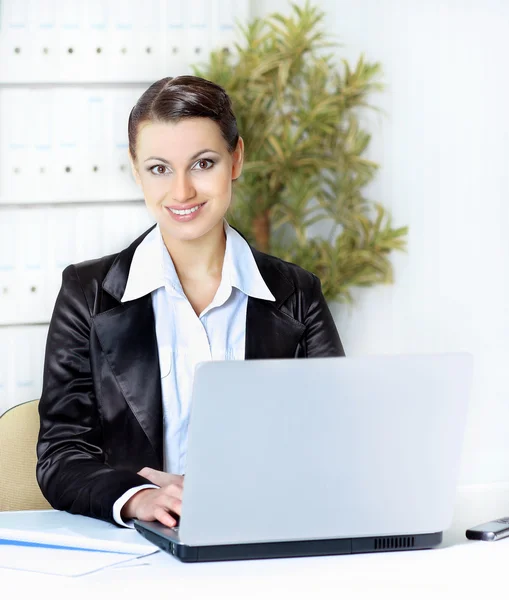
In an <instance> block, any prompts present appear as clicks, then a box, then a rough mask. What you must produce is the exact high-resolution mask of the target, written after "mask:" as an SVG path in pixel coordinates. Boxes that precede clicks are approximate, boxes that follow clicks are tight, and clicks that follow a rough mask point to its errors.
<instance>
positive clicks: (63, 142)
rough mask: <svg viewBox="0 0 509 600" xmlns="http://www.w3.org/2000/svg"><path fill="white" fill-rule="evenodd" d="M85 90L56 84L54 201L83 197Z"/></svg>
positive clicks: (53, 128)
mask: <svg viewBox="0 0 509 600" xmlns="http://www.w3.org/2000/svg"><path fill="white" fill-rule="evenodd" d="M85 97H86V96H85V94H84V92H83V89H82V88H55V89H54V111H53V121H52V125H51V129H52V131H53V132H54V136H55V160H54V164H55V173H56V174H55V179H54V185H55V189H54V194H55V200H56V201H57V202H61V201H72V200H80V199H81V200H85V199H86V195H84V194H83V189H84V185H85V168H86V157H85V156H84V154H85V153H84V126H85V119H84V118H83V115H84V114H86V110H85Z"/></svg>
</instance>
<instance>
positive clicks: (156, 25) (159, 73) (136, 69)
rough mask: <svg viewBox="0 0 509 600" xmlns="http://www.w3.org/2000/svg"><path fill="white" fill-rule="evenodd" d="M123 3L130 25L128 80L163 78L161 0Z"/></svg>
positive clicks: (163, 51) (166, 73) (164, 55)
mask: <svg viewBox="0 0 509 600" xmlns="http://www.w3.org/2000/svg"><path fill="white" fill-rule="evenodd" d="M126 4H127V9H128V10H129V11H130V12H131V13H132V25H133V28H132V36H131V40H130V43H131V46H132V56H131V58H130V60H129V69H130V79H129V80H130V81H144V82H147V83H152V82H154V81H157V80H158V79H161V77H166V76H167V75H168V72H167V69H166V47H165V44H164V40H163V31H164V25H163V20H162V14H163V11H162V3H161V0H144V2H139V1H138V0H129V1H128V2H126Z"/></svg>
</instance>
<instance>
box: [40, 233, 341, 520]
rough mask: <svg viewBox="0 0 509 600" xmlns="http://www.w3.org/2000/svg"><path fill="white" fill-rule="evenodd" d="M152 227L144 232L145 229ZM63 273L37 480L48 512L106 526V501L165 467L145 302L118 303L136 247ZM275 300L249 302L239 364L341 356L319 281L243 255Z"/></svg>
mask: <svg viewBox="0 0 509 600" xmlns="http://www.w3.org/2000/svg"><path fill="white" fill-rule="evenodd" d="M151 229H152V228H151ZM151 229H149V230H148V231H146V232H145V233H144V234H143V235H141V236H140V237H139V238H138V239H137V240H135V241H134V242H133V243H132V244H131V245H130V246H129V247H128V248H126V249H125V250H123V251H122V252H120V253H118V254H113V255H111V256H106V257H104V258H100V259H97V260H91V261H86V262H83V263H80V264H76V265H70V266H68V267H67V268H66V269H65V270H64V272H63V274H62V286H61V289H60V292H59V295H58V298H57V300H56V303H55V308H54V311H53V315H52V318H51V323H50V327H49V333H48V339H47V345H46V357H45V362H44V377H43V390H42V396H41V399H40V403H39V413H40V421H41V426H40V432H39V439H38V444H37V455H38V463H37V479H38V482H39V485H40V487H41V490H42V492H43V494H44V496H45V497H46V498H47V500H48V501H49V503H50V504H51V505H52V506H53V507H54V508H56V509H60V510H66V511H69V512H71V513H77V514H83V515H87V516H91V517H96V518H99V519H104V520H107V521H111V522H114V521H113V504H114V503H115V501H116V500H117V499H118V498H119V497H120V496H121V495H122V494H123V493H124V492H125V491H127V490H128V489H129V488H131V487H134V486H137V485H141V484H145V483H148V481H147V480H146V479H145V478H143V477H141V476H140V475H137V471H139V470H140V469H141V468H142V467H145V466H148V467H152V468H154V469H158V470H162V468H163V419H162V399H161V398H162V396H161V380H160V372H159V360H158V350H157V339H156V333H155V321H154V313H153V309H152V300H151V295H150V294H147V295H146V296H143V297H142V298H139V299H137V300H133V301H130V302H126V303H124V304H122V303H121V302H120V299H121V298H122V295H123V293H124V290H125V286H126V283H127V277H128V274H129V268H130V265H131V261H132V258H133V254H134V251H135V249H136V247H137V246H138V245H139V244H140V242H141V241H142V240H143V238H144V237H145V236H146V235H147V234H148V233H149V231H150V230H151ZM251 250H252V252H253V255H254V258H255V260H256V263H257V265H258V268H259V270H260V273H261V275H262V277H263V279H264V280H265V282H266V284H267V286H268V287H269V289H270V290H271V292H272V294H273V295H274V297H275V298H276V302H270V301H267V300H259V299H256V298H251V297H250V298H249V299H248V306H247V316H246V350H245V358H246V359H254V358H293V357H295V358H299V357H312V356H344V351H343V347H342V345H341V341H340V338H339V335H338V332H337V330H336V327H335V324H334V321H333V319H332V316H331V313H330V311H329V308H328V306H327V304H326V302H325V300H324V297H323V295H322V291H321V285H320V281H319V279H318V278H317V277H316V276H315V275H313V274H311V273H309V272H307V271H305V270H304V269H301V268H300V267H298V266H296V265H293V264H290V263H287V262H284V261H282V260H280V259H277V258H275V257H272V256H269V255H267V254H263V253H261V252H258V251H257V250H255V249H254V248H251Z"/></svg>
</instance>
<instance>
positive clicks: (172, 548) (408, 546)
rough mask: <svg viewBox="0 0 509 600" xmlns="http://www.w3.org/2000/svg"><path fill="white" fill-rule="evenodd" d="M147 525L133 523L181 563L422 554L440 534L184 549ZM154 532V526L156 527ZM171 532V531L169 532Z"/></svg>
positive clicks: (438, 539)
mask: <svg viewBox="0 0 509 600" xmlns="http://www.w3.org/2000/svg"><path fill="white" fill-rule="evenodd" d="M151 525H152V524H151V523H150V522H141V521H137V520H135V522H134V526H135V528H136V530H137V531H138V532H139V533H140V534H141V535H142V536H143V537H145V538H146V539H147V540H149V541H150V542H152V543H153V544H155V545H156V546H158V547H159V548H161V550H164V551H165V552H168V554H171V555H172V556H175V558H178V559H179V560H181V561H182V562H208V561H221V560H249V559H262V558H291V557H298V556H327V555H332V554H357V553H364V552H394V551H401V550H425V549H429V548H434V547H436V546H438V545H439V544H440V543H441V542H442V532H441V531H440V532H437V533H423V534H418V535H398V536H378V537H363V538H335V539H323V540H296V541H288V542H257V543H254V544H224V545H216V546H187V545H185V544H182V543H180V542H177V541H175V540H174V539H172V537H171V535H165V534H164V533H162V532H160V531H154V530H153V529H151ZM156 528H157V524H156ZM169 531H170V532H171V530H169Z"/></svg>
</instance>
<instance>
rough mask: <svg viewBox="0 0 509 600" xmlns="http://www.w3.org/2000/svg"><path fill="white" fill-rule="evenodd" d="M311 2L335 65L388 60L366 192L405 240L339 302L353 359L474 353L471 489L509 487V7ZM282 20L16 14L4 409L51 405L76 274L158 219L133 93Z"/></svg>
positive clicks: (170, 4)
mask: <svg viewBox="0 0 509 600" xmlns="http://www.w3.org/2000/svg"><path fill="white" fill-rule="evenodd" d="M313 5H315V6H317V7H318V8H319V9H321V10H322V11H324V13H325V15H326V18H325V20H324V25H325V27H326V29H327V31H328V32H329V33H330V34H332V35H333V36H335V37H336V38H337V40H338V41H339V43H340V44H341V47H340V48H339V49H338V50H337V52H338V59H339V58H345V59H346V60H347V61H351V62H352V63H355V62H356V61H357V60H358V57H359V55H360V54H361V53H364V55H365V57H366V60H368V61H372V62H380V63H381V65H382V69H383V77H382V81H383V82H384V84H385V90H384V91H383V92H382V93H378V94H377V95H376V99H374V102H373V103H374V104H375V105H376V106H377V107H378V108H380V109H381V112H378V113H376V112H367V113H366V114H365V115H364V116H363V122H364V124H365V127H367V128H368V130H369V133H370V134H371V135H372V139H371V142H370V144H369V147H368V149H367V157H368V158H370V159H371V160H373V161H375V162H377V163H379V164H380V169H379V170H378V172H377V174H376V177H375V178H374V179H373V181H372V182H370V184H369V186H368V187H367V189H366V191H365V194H366V195H367V196H368V197H369V198H373V199H376V201H378V202H380V203H382V204H383V205H384V206H385V207H386V208H387V209H388V210H389V211H390V212H391V214H392V218H393V221H394V223H395V224H396V225H398V226H399V225H408V226H409V233H408V240H407V252H406V253H402V252H397V253H393V254H392V255H391V261H392V264H393V269H394V283H393V284H392V285H376V286H373V287H370V288H362V289H361V288H359V289H354V290H353V291H352V294H353V297H354V302H353V303H352V304H345V303H338V302H331V309H332V311H333V314H334V317H335V319H336V322H337V325H338V329H339V332H340V334H341V337H342V339H343V342H344V346H345V350H346V352H347V354H349V355H362V354H398V353H406V352H449V351H451V352H456V351H466V352H470V353H472V354H473V355H474V361H475V375H474V385H473V391H472V401H471V410H470V415H469V421H468V428H467V433H466V438H465V450H464V455H463V463H462V470H461V476H460V480H461V481H460V482H461V483H462V484H463V485H498V484H501V483H505V482H509V445H508V440H509V402H508V395H509V385H508V384H509V381H508V379H509V377H508V375H507V373H508V372H509V370H507V362H508V359H509V352H508V350H507V340H508V339H509V310H508V308H507V307H508V304H509V275H508V266H509V238H508V236H507V228H508V226H509V214H508V212H509V208H508V206H509V204H508V200H509V112H508V110H507V107H508V106H509V83H508V81H507V78H506V75H505V74H506V71H507V67H506V60H507V56H509V36H507V31H509V3H507V2H506V1H505V0H428V1H427V2H422V1H421V0H356V1H355V2H352V1H351V0H316V1H315V2H313ZM275 11H277V12H281V13H282V14H289V13H290V11H291V4H290V2H288V1H287V0H271V1H270V2H269V1H266V0H256V1H255V0H251V1H249V0H235V1H234V0H231V1H228V0H208V1H202V0H186V1H185V2H183V1H178V0H144V1H143V2H139V1H137V0H132V1H129V0H122V1H117V0H88V1H87V2H80V1H79V0H65V1H64V0H62V1H60V0H32V1H22V0H0V414H1V413H2V412H3V411H5V410H7V409H8V408H9V407H10V406H13V405H15V404H18V403H21V402H24V401H26V400H31V399H33V398H37V397H38V396H39V394H40V391H41V381H42V362H43V356H44V344H45V338H46V334H47V327H48V322H49V319H50V317H51V311H52V307H53V304H54V301H55V298H56V294H57V292H58V289H59V286H60V281H61V272H62V270H63V268H64V267H65V266H67V265H68V264H70V263H72V262H76V261H80V260H85V259H89V258H95V257H98V256H102V255H105V254H109V253H112V252H117V251H119V250H121V249H122V248H124V247H125V246H126V245H128V243H129V242H130V241H132V240H133V239H134V238H135V237H136V236H137V235H138V234H140V233H142V232H143V231H145V230H146V229H147V228H148V227H149V226H150V225H151V224H152V221H151V219H150V217H149V215H148V213H147V212H146V209H145V207H144V203H143V198H142V197H141V193H140V190H139V189H138V188H137V186H136V185H135V183H134V181H133V179H132V177H131V174H130V170H129V163H128V158H127V117H128V115H129V112H130V110H131V108H132V106H133V105H134V104H135V102H136V100H137V98H138V97H139V96H140V95H141V93H143V91H144V90H145V89H146V88H147V87H148V85H150V83H152V82H153V81H155V80H157V79H159V78H161V77H165V76H168V75H179V74H185V73H191V72H192V70H191V65H192V64H194V63H196V62H199V61H202V60H205V59H206V57H207V55H208V54H209V53H210V51H211V50H212V49H217V48H220V49H225V48H227V49H229V50H230V51H231V52H234V45H233V44H234V42H235V40H236V35H237V30H236V29H235V26H234V25H235V22H236V21H238V22H240V23H247V22H248V21H249V20H250V19H252V18H253V17H265V16H266V15H268V14H270V13H273V12H275ZM241 133H242V132H241ZM312 234H313V232H311V234H310V235H312ZM411 401H412V399H411V398H409V402H411ZM496 516H500V515H496Z"/></svg>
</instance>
